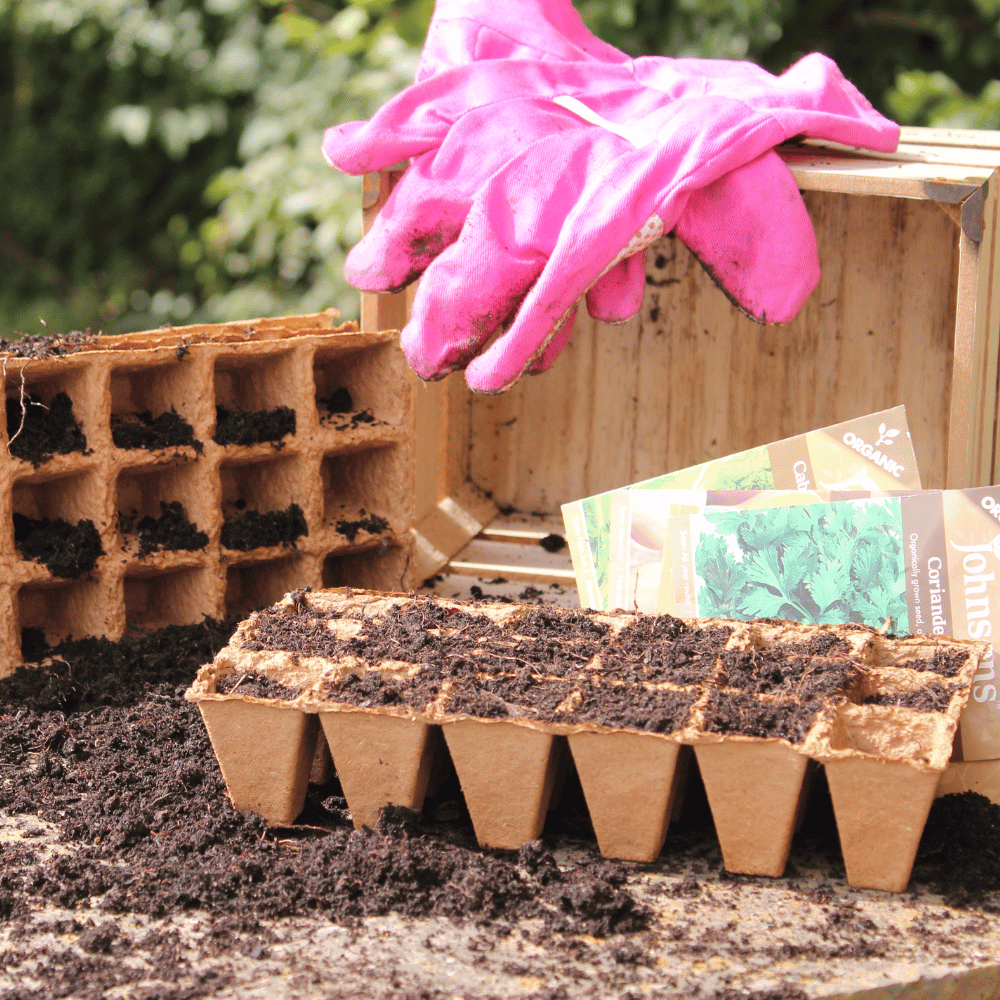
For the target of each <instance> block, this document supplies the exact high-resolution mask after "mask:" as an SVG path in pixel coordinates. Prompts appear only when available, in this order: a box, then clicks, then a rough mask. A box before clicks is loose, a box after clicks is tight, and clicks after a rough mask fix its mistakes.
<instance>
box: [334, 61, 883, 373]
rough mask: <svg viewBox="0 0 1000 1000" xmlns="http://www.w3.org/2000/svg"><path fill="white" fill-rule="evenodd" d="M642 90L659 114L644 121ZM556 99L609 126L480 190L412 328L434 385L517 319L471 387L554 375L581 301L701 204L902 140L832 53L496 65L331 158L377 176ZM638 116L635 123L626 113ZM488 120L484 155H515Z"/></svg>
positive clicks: (429, 279) (426, 90) (384, 118)
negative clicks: (782, 168)
mask: <svg viewBox="0 0 1000 1000" xmlns="http://www.w3.org/2000/svg"><path fill="white" fill-rule="evenodd" d="M706 71H707V72H706ZM595 80H596V81H597V82H596V83H595ZM637 82H638V83H639V84H641V85H642V86H643V88H644V93H646V94H648V95H649V96H648V104H649V105H652V106H653V108H652V110H650V111H648V112H647V113H646V114H645V115H644V116H642V117H638V118H637V116H636V114H635V111H636V97H635V93H636V91H635V86H636V83H637ZM595 90H596V91H599V93H597V94H596V95H595ZM553 93H556V94H559V95H560V96H571V97H572V96H575V95H576V94H579V95H580V97H581V98H582V99H583V103H584V104H585V105H587V106H588V107H589V108H590V109H591V111H592V112H593V111H596V112H597V113H598V115H602V114H603V117H604V120H605V121H606V122H607V125H608V127H601V126H599V125H588V124H586V123H583V124H582V125H581V126H579V127H576V128H573V127H572V125H571V124H570V118H569V117H567V118H566V119H565V120H564V121H565V122H566V131H561V132H557V133H555V134H554V135H550V136H548V137H546V138H543V139H540V140H538V141H537V142H534V143H529V144H528V145H527V146H526V148H524V150H523V152H521V153H520V154H518V155H517V156H515V157H514V158H513V159H511V160H509V161H508V162H506V163H505V165H504V166H503V167H502V168H501V169H500V170H499V171H498V172H497V173H496V174H494V175H493V176H492V178H491V179H490V180H489V181H488V182H487V183H486V184H485V185H484V186H483V187H482V188H481V189H480V190H479V191H478V192H477V193H476V196H475V200H474V202H473V205H472V209H471V210H470V212H469V214H468V217H467V219H466V220H465V223H464V226H463V229H462V234H461V237H460V238H459V240H458V242H457V243H455V244H453V245H452V246H450V247H449V248H448V249H447V250H445V251H444V252H443V253H441V254H440V256H439V257H438V258H437V259H436V260H435V261H434V262H433V264H431V265H430V267H428V269H427V272H426V274H425V279H424V282H423V283H422V285H421V288H420V290H419V291H418V294H417V298H416V301H415V302H414V310H413V319H412V320H411V322H410V324H408V326H407V329H406V331H404V345H405V347H406V349H407V352H408V355H409V357H410V360H411V363H412V364H413V366H414V368H415V369H416V370H417V372H418V373H419V374H421V375H422V376H423V377H425V378H432V377H439V376H440V375H442V374H444V373H445V372H447V371H449V370H452V369H453V368H457V367H462V366H463V365H466V364H469V363H470V360H471V359H472V358H474V357H475V356H476V354H478V353H479V351H480V350H481V349H482V347H483V346H484V345H485V343H486V341H487V340H489V338H490V337H491V336H492V335H493V334H494V333H496V332H497V331H498V330H499V329H500V327H501V326H502V325H503V324H504V322H505V321H507V320H512V324H511V326H510V329H509V330H508V331H507V333H505V334H504V335H503V336H502V337H501V338H499V339H498V341H497V342H496V343H495V344H493V345H492V347H490V349H489V350H488V351H486V352H485V353H484V354H483V355H482V357H480V358H478V359H476V360H475V361H473V362H472V363H471V364H469V369H468V372H467V378H468V381H469V384H470V385H472V386H473V387H474V388H479V389H482V390H484V391H492V392H497V391H502V390H503V389H504V388H506V387H507V386H509V385H510V384H512V382H513V381H515V380H516V379H517V377H519V375H520V374H521V373H522V372H523V371H524V370H525V369H526V368H529V367H531V366H532V365H536V364H537V365H540V366H544V365H545V364H546V363H548V362H549V361H550V360H551V357H552V356H554V352H555V350H557V349H558V347H559V346H561V342H562V340H564V338H565V336H566V331H564V330H562V329H561V328H562V327H563V325H564V324H565V322H566V320H567V319H568V318H569V314H570V311H571V310H572V308H573V303H574V302H575V301H576V299H577V298H578V297H579V295H580V294H582V293H583V292H584V291H586V290H587V289H588V288H589V287H591V286H592V285H593V284H594V283H595V282H596V281H597V280H598V279H599V278H600V277H601V275H602V274H603V273H605V272H606V271H608V270H609V268H610V267H612V266H614V264H615V263H617V260H616V258H619V259H620V258H622V257H623V255H624V254H626V253H627V252H628V251H629V250H631V251H633V252H634V250H635V249H637V248H638V247H639V246H640V245H647V244H648V242H650V241H651V240H652V239H655V238H656V237H657V236H658V235H659V234H660V233H661V232H663V231H664V229H670V228H672V227H673V226H674V225H675V224H676V222H677V219H678V217H679V216H680V214H681V212H682V211H683V209H684V207H685V206H686V204H687V201H688V198H689V196H690V193H691V192H693V191H697V190H701V189H703V188H705V187H706V186H707V185H709V184H712V183H714V182H715V181H717V180H718V179H719V178H720V177H722V176H724V175H725V174H726V173H728V172H729V171H730V170H733V169H735V168H737V167H742V166H744V165H745V164H747V163H752V162H753V161H755V160H757V159H758V157H760V156H762V155H764V154H766V153H767V152H768V151H769V150H770V149H771V148H772V147H773V146H774V145H775V144H777V143H779V142H781V141H783V140H784V139H786V138H788V137H790V136H792V135H795V134H800V133H802V134H811V135H819V136H823V137H826V138H829V139H833V140H836V141H840V142H844V143H847V144H851V145H867V146H869V147H872V148H877V149H892V148H894V147H895V144H896V142H897V139H898V129H897V128H896V126H894V125H892V123H890V122H888V121H887V120H886V119H884V118H882V117H881V116H880V115H877V114H876V113H875V112H874V111H873V110H872V109H871V107H870V105H868V103H867V102H866V101H865V100H864V98H863V97H861V95H860V94H858V93H857V91H856V90H854V88H853V87H851V85H850V84H849V83H847V81H845V80H844V79H843V77H842V76H841V75H840V73H839V71H838V70H837V69H836V67H835V66H834V65H833V64H832V63H831V62H830V61H829V60H827V59H825V58H824V57H822V56H818V55H815V56H810V57H807V58H806V59H804V60H802V61H801V62H800V63H798V64H797V65H796V66H795V67H793V68H792V69H791V70H789V71H788V72H787V73H786V74H784V75H783V76H782V77H773V76H771V75H770V74H767V73H765V72H764V71H763V70H760V69H759V68H757V67H754V66H752V65H749V64H721V65H720V64H718V63H713V62H710V61H709V62H707V63H706V61H702V60H676V61H669V60H662V59H657V60H653V61H649V60H646V61H644V60H636V61H635V62H634V63H633V64H632V65H631V66H621V65H607V66H606V65H603V64H602V65H601V66H596V65H595V64H594V63H589V64H588V63H554V62H548V63H545V62H532V61H531V60H488V61H484V62H482V63H477V64H475V65H472V66H466V67H460V68H459V69H456V70H450V71H446V72H444V73H441V74H439V75H437V76H435V77H432V78H430V79H428V80H425V81H423V82H422V83H420V84H416V85H414V86H413V87H411V88H409V89H408V90H407V91H404V92H403V94H401V95H400V96H399V97H397V98H395V99H394V100H393V101H390V102H389V103H388V104H387V105H386V106H385V107H384V108H383V109H381V110H380V111H379V112H378V113H377V114H376V116H375V117H374V118H373V119H372V121H371V122H370V123H367V124H361V125H355V124H352V125H349V126H341V127H340V128H338V129H333V130H330V132H329V133H328V136H327V141H326V142H325V144H324V148H325V151H326V152H327V154H328V156H329V157H330V159H331V160H332V161H333V162H334V163H335V164H336V165H337V166H338V167H340V168H341V169H344V170H347V171H348V172H351V173H361V172H365V171H367V170H371V169H378V168H380V167H383V166H387V165H388V164H389V163H392V162H396V160H398V159H399V158H400V156H401V155H402V156H420V155H422V154H424V153H426V152H430V151H432V150H434V149H436V148H437V147H438V146H440V145H441V144H442V143H443V142H444V139H445V137H446V136H447V133H448V131H449V130H450V129H451V127H452V126H453V125H454V124H455V123H456V122H457V121H458V119H459V118H461V117H462V116H463V115H465V114H470V113H477V112H478V113H480V114H482V113H483V112H488V111H489V109H491V108H493V106H494V105H496V104H497V102H498V101H499V100H502V99H503V97H505V96H507V95H511V94H516V95H520V96H519V97H518V98H517V99H523V96H525V95H530V94H542V95H551V94H553ZM588 101H589V102H590V103H589V104H587V102H588ZM657 105H659V106H657ZM576 107H581V105H576ZM623 107H625V108H626V109H627V110H628V112H629V114H628V116H627V117H625V118H621V117H617V115H618V114H620V112H621V109H622V108H623ZM560 110H565V109H560ZM567 115H568V116H572V115H573V112H567ZM486 118H487V120H486V121H485V122H484V123H483V128H484V129H486V133H485V134H483V135H481V136H480V139H479V147H478V148H489V147H490V146H491V145H493V144H497V143H499V144H503V143H505V142H506V141H507V137H506V135H505V134H493V133H491V132H490V131H489V129H488V127H487V126H488V125H489V120H490V118H491V116H490V115H489V114H488V113H487V114H486ZM497 120H500V118H499V116H498V118H497ZM581 121H582V119H581ZM614 121H617V122H619V125H617V126H616V125H612V124H611V122H614ZM623 126H624V127H625V128H626V129H628V128H631V132H629V133H628V134H631V135H632V136H639V139H638V141H639V142H642V141H643V137H644V136H646V135H649V136H652V137H654V141H651V142H650V143H649V144H647V145H643V146H641V147H638V146H637V145H636V144H635V143H633V142H630V141H629V140H628V139H623V138H621V137H620V136H619V135H617V134H616V132H617V131H622V127H623ZM471 155H475V153H474V151H471ZM557 164H558V165H559V166H558V167H557V166H556V165H557ZM568 195H571V197H570V200H569V201H567V196H568ZM643 213H645V214H643ZM639 215H642V218H639ZM630 226H631V232H626V230H627V229H628V228H629V227H630ZM633 237H638V238H637V239H633ZM522 298H523V299H524V302H523V305H521V306H520V309H518V304H519V303H520V301H521V299H522ZM515 313H516V316H514V314H515Z"/></svg>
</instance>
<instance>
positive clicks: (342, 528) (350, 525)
mask: <svg viewBox="0 0 1000 1000" xmlns="http://www.w3.org/2000/svg"><path fill="white" fill-rule="evenodd" d="M358 514H359V515H360V516H359V517H358V518H357V520H354V521H348V520H340V521H337V523H336V528H337V533H338V534H341V535H343V536H344V537H345V538H346V539H347V540H348V541H349V542H350V543H351V544H352V545H353V544H354V539H355V538H357V537H358V535H359V534H360V533H361V532H362V531H367V532H368V533H369V534H371V535H380V534H382V532H383V531H388V530H389V522H388V521H387V520H386V519H385V518H384V517H379V515H378V514H369V513H367V512H366V511H365V509H364V507H362V508H361V509H360V510H359V511H358Z"/></svg>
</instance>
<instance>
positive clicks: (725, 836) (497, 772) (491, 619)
mask: <svg viewBox="0 0 1000 1000" xmlns="http://www.w3.org/2000/svg"><path fill="white" fill-rule="evenodd" d="M986 651H987V646H986V645H985V644H984V643H977V642H972V641H958V640H952V639H946V638H939V637H934V638H927V639H925V638H921V637H917V638H907V639H892V638H887V637H885V636H883V635H881V634H880V633H878V632H876V631H875V630H873V629H870V628H867V627H865V626H852V625H847V626H828V625H802V624H795V623H791V622H785V621H778V620H774V619H769V620H759V621H753V622H739V621H732V620H725V619H702V620H697V621H688V622H684V621H681V620H680V619H676V618H672V617H670V616H668V615H664V616H646V615H632V614H623V613H615V614H613V615H607V614H600V613H591V612H579V611H568V610H564V609H559V608H540V607H537V606H534V605H493V604H490V605H483V604H478V605H477V604H459V603H456V602H449V601H443V600H438V599H435V598H422V597H413V596H403V595H393V594H379V593H373V592H356V591H350V590H343V589H342V590H336V591H325V592H318V593H310V594H303V593H301V592H300V593H296V594H292V595H289V596H287V597H286V598H285V599H284V600H283V601H281V602H279V603H278V604H277V605H275V606H274V607H271V608H269V609H266V610H264V611H261V612H257V613H255V614H254V615H252V616H251V617H250V618H248V619H247V620H246V621H244V622H243V623H242V624H241V625H240V627H239V628H238V629H237V631H236V633H235V634H234V636H233V638H232V640H231V641H230V643H229V645H228V646H227V647H226V648H225V649H223V650H221V651H220V652H219V654H218V655H217V656H216V658H215V660H214V662H213V663H211V664H208V665H206V666H205V667H203V668H202V669H201V671H200V672H199V674H198V677H197V679H196V680H195V682H194V684H192V686H191V688H190V689H189V690H188V692H187V697H188V699H189V700H191V701H194V702H196V703H197V704H198V705H199V707H200V709H201V711H202V713H203V715H204V717H205V721H206V725H207V726H208V729H209V733H210V736H211V739H212V744H213V747H214V749H215V752H216V754H217V756H218V759H219V763H220V766H221V768H222V772H223V774H224V776H225V778H226V782H227V785H228V788H229V793H230V796H231V798H232V800H233V803H234V804H235V805H236V806H237V807H238V808H248V809H255V810H257V811H259V812H261V813H262V815H264V817H265V818H266V819H267V820H268V821H270V822H272V823H276V824H287V823H291V822H293V821H294V820H295V818H296V815H297V814H298V811H299V810H301V808H302V805H303V801H304V793H305V789H304V783H303V777H302V776H303V773H305V771H306V770H307V763H306V762H307V761H308V760H310V759H312V754H313V749H314V744H313V743H312V742H311V740H313V739H314V738H315V733H316V732H317V730H318V728H319V727H321V728H322V731H323V732H324V733H325V734H326V737H327V740H328V742H329V745H330V750H331V752H332V756H333V762H334V765H335V766H336V768H337V771H338V773H340V774H341V775H342V776H343V785H344V793H345V796H346V798H347V802H348V806H349V808H350V809H351V813H352V818H353V820H354V822H355V824H356V825H358V826H361V825H368V826H371V825H373V824H374V822H375V820H376V818H377V814H378V810H379V808H380V807H381V806H383V805H385V804H387V803H395V804H399V805H403V806H407V807H410V808H412V809H420V808H421V806H422V803H423V797H424V794H425V790H426V788H427V782H428V776H429V772H430V771H431V769H432V767H433V761H434V759H435V753H436V752H437V751H435V746H434V741H435V739H436V738H437V734H438V733H440V735H442V736H443V737H444V741H445V744H446V746H447V750H448V753H449V754H450V756H451V760H452V762H453V763H454V766H455V770H456V771H457V774H458V777H459V780H460V782H461V786H462V790H463V794H464V795H465V798H466V804H467V805H468V808H469V812H470V815H471V817H472V822H473V825H474V827H475V831H476V836H477V838H478V839H479V841H480V843H481V844H483V845H486V846H490V847H501V848H516V847H519V846H520V845H521V844H523V843H525V842H526V841H529V840H532V839H534V838H535V837H537V836H538V835H539V834H540V832H541V830H542V825H543V823H544V819H545V813H546V810H547V808H548V805H549V801H550V798H551V796H552V793H553V789H554V787H555V784H556V782H557V780H558V776H559V774H560V772H561V770H562V769H563V767H564V765H565V760H564V755H565V754H566V753H568V754H569V755H570V756H571V757H572V761H573V764H574V765H575V767H576V770H577V772H578V774H579V776H580V781H581V785H582V787H583V792H584V796H585V798H586V801H587V805H588V808H589V810H590V814H591V819H592V820H593V824H594V828H595V831H596V834H597V839H598V844H599V846H600V849H601V852H602V853H603V854H604V855H605V856H607V857H612V858H622V859H627V860H636V861H651V860H653V859H654V858H655V857H656V856H657V855H658V854H659V851H660V849H661V847H662V845H663V842H664V838H665V836H666V831H667V826H668V824H669V820H670V816H671V813H672V810H673V808H674V799H675V797H676V794H677V789H678V786H679V783H680V782H681V781H682V779H683V772H684V765H685V763H686V761H687V759H688V756H689V755H690V750H688V749H687V748H689V747H693V750H694V754H695V756H696V758H697V763H698V768H699V770H700V772H701V776H702V779H703V781H704V784H705V789H706V792H707V795H708V801H709V805H710V807H711V810H712V815H713V819H714V822H715V828H716V833H717V835H718V837H719V841H720V845H721V848H722V853H723V858H724V862H725V865H726V867H727V869H729V870H730V871H734V872H743V873H751V874H759V875H772V876H777V875H781V874H782V873H783V871H784V867H785V862H786V860H787V857H788V852H789V845H790V841H791V836H792V832H793V830H794V828H795V824H796V821H797V819H798V818H799V817H800V816H801V811H802V806H803V802H804V798H805V795H806V790H807V788H808V784H809V779H810V777H811V775H812V772H813V771H814V770H815V768H816V767H817V766H822V767H824V768H825V770H826V774H827V779H828V781H829V785H830V790H831V796H832V800H833V808H834V812H835V815H836V822H837V828H838V831H839V834H840V840H841V847H842V850H843V854H844V859H845V864H846V867H847V873H848V879H849V881H850V883H851V884H852V885H854V886H857V887H862V888H876V889H886V890H890V891H895V892H901V891H902V890H903V889H905V887H906V885H907V882H908V880H909V876H910V870H911V868H912V865H913V859H914V856H915V853H916V849H917V845H918V842H919V839H920V834H921V832H922V829H923V826H924V823H925V821H926V818H927V813H928V811H929V808H930V804H931V801H932V799H933V796H934V793H935V790H936V788H937V784H938V780H939V778H940V776H941V773H942V771H943V770H944V768H945V766H946V764H947V762H948V759H949V757H950V755H951V749H952V740H953V737H954V735H955V729H956V725H957V721H958V717H959V714H960V712H961V710H962V708H963V707H964V705H965V703H966V702H967V700H968V698H969V691H970V687H971V684H972V680H973V675H974V673H975V671H976V669H977V667H978V666H979V663H980V660H981V659H982V657H983V656H984V655H986ZM235 706H239V709H237V708H236V707H235ZM229 712H231V713H232V718H230V716H229V715H227V713H229ZM242 712H247V713H250V712H254V713H258V712H259V721H258V722H257V724H256V725H252V726H251V725H250V724H249V723H247V722H246V719H245V718H244V717H243V715H242V714H241V713H242ZM296 718H297V719H298V720H299V721H298V722H297V723H293V722H292V720H293V719H296ZM310 719H313V720H317V719H318V726H317V725H314V724H312V723H310V722H309V721H307V720H310ZM296 725H297V726H298V728H295V727H296ZM297 733H300V734H301V735H298V736H296V734H297ZM296 739H298V740H299V741H300V748H299V749H296V748H295V746H294V745H293V744H294V742H295V740H296ZM248 742H250V743H252V744H253V747H252V748H248V745H247V744H248ZM278 786H281V791H279V790H278ZM265 809H268V810H271V811H269V812H267V811H264V810H265Z"/></svg>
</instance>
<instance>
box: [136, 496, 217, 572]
mask: <svg viewBox="0 0 1000 1000" xmlns="http://www.w3.org/2000/svg"><path fill="white" fill-rule="evenodd" d="M119 527H120V529H121V531H122V533H123V534H126V535H131V534H134V535H135V536H136V537H137V538H138V539H139V556H140V558H142V557H144V556H148V555H149V554H150V553H152V552H163V551H167V552H197V551H198V550H199V549H203V548H204V547H205V546H206V545H208V535H207V534H206V533H205V532H204V531H200V530H199V529H198V526H197V525H196V524H195V523H194V522H193V521H190V520H188V516H187V514H186V513H185V511H184V505H183V504H182V503H181V502H180V500H172V501H170V503H167V502H165V501H163V500H161V501H160V516H159V517H153V516H152V515H149V514H147V515H146V516H145V517H142V518H138V514H137V512H135V511H133V512H132V514H130V515H128V516H123V517H121V518H120V521H119Z"/></svg>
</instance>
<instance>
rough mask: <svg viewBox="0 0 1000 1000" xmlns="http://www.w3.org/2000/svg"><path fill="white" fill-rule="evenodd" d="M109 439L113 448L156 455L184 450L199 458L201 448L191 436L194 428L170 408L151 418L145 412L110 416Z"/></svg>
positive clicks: (203, 448) (200, 444) (151, 415)
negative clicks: (192, 449) (156, 452)
mask: <svg viewBox="0 0 1000 1000" xmlns="http://www.w3.org/2000/svg"><path fill="white" fill-rule="evenodd" d="M111 438H112V440H113V441H114V443H115V447H116V448H122V449H136V448H145V449H146V450H147V451H159V450H160V449H162V448H180V447H183V446H185V445H186V446H188V447H191V448H194V450H195V451H196V452H197V453H198V454H199V455H200V454H201V453H202V452H203V451H204V450H205V446H204V445H203V444H202V443H201V442H200V441H198V440H197V439H196V438H195V436H194V428H193V427H192V426H191V425H190V424H189V423H188V422H187V421H186V420H185V419H184V418H183V417H182V416H181V415H180V414H179V413H178V412H177V411H176V410H175V409H174V408H173V407H171V408H170V409H169V410H165V411H164V412H163V413H160V414H158V415H157V416H155V417H154V416H153V414H152V413H151V412H150V411H149V410H143V411H142V413H127V414H122V415H118V414H112V416H111Z"/></svg>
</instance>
